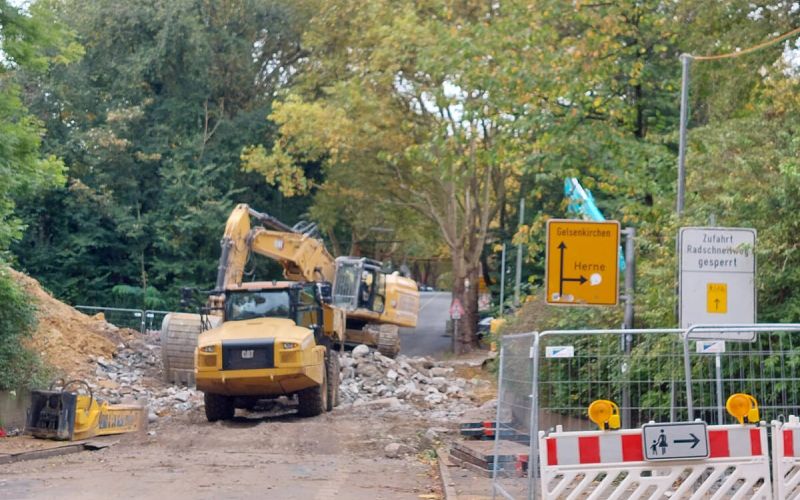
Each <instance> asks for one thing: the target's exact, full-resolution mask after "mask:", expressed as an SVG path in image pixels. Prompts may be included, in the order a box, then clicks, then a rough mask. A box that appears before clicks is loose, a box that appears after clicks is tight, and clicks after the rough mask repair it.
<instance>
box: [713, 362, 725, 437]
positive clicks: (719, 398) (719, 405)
mask: <svg viewBox="0 0 800 500" xmlns="http://www.w3.org/2000/svg"><path fill="white" fill-rule="evenodd" d="M714 364H715V365H716V368H717V425H722V418H723V416H724V415H723V413H722V408H723V404H722V356H720V354H719V353H717V354H716V355H715V356H714Z"/></svg>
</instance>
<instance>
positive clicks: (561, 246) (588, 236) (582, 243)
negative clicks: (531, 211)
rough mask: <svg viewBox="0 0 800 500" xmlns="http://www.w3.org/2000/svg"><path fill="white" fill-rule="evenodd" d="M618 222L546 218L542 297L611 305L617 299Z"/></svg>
mask: <svg viewBox="0 0 800 500" xmlns="http://www.w3.org/2000/svg"><path fill="white" fill-rule="evenodd" d="M619 233H620V230H619V222H617V221H604V222H590V221H580V220H558V219H553V220H549V221H548V222H547V257H546V266H545V268H546V270H545V295H546V297H545V300H546V302H547V303H548V304H553V305H583V306H590V305H595V306H615V305H617V302H618V300H619Z"/></svg>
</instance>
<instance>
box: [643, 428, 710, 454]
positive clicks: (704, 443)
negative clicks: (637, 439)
mask: <svg viewBox="0 0 800 500" xmlns="http://www.w3.org/2000/svg"><path fill="white" fill-rule="evenodd" d="M642 444H643V446H644V459H645V460H687V459H700V458H708V454H709V453H708V427H707V426H706V423H705V422H673V423H668V424H645V425H643V426H642Z"/></svg>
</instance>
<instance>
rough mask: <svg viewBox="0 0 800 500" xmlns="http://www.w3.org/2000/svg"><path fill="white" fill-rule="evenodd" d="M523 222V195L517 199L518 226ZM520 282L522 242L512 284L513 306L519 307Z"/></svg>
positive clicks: (518, 250)
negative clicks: (514, 279)
mask: <svg viewBox="0 0 800 500" xmlns="http://www.w3.org/2000/svg"><path fill="white" fill-rule="evenodd" d="M524 222H525V197H524V196H523V197H522V198H520V200H519V226H522V224H523V223H524ZM521 282H522V243H520V244H519V245H517V276H516V281H515V285H514V307H519V290H520V283H521Z"/></svg>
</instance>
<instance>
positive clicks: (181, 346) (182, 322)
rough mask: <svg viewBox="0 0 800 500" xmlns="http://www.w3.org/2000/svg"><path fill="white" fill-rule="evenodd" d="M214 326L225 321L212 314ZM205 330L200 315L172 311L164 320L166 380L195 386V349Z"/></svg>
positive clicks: (211, 318)
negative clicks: (199, 337)
mask: <svg viewBox="0 0 800 500" xmlns="http://www.w3.org/2000/svg"><path fill="white" fill-rule="evenodd" d="M208 321H209V323H210V326H211V327H212V328H214V327H216V326H218V325H219V324H220V323H221V322H222V318H220V317H218V316H209V317H208ZM202 331H203V323H202V319H201V316H200V315H199V314H189V313H170V314H167V315H166V316H165V317H164V320H163V322H162V323H161V360H162V364H163V372H164V380H165V381H166V382H168V383H171V384H176V385H186V386H193V385H194V351H195V348H196V347H197V337H198V335H200V333H201V332H202Z"/></svg>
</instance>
